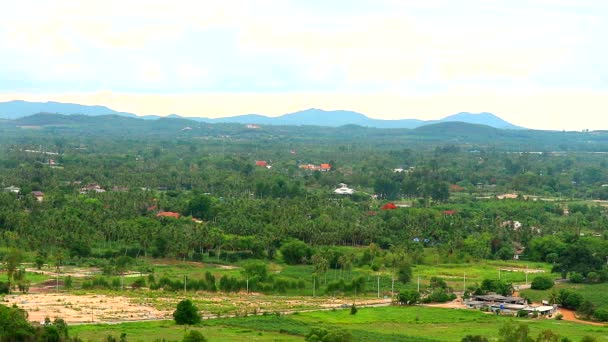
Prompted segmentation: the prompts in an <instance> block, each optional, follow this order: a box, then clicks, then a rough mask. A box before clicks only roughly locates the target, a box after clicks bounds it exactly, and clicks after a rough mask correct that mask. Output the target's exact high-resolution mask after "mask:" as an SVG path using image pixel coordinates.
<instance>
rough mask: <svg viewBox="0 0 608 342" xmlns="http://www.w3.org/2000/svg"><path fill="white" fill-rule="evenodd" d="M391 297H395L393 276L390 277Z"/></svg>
mask: <svg viewBox="0 0 608 342" xmlns="http://www.w3.org/2000/svg"><path fill="white" fill-rule="evenodd" d="M391 281H392V284H391V298H393V297H395V276H393V277H392V278H391Z"/></svg>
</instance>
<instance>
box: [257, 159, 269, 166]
mask: <svg viewBox="0 0 608 342" xmlns="http://www.w3.org/2000/svg"><path fill="white" fill-rule="evenodd" d="M255 165H256V166H261V167H266V166H268V163H267V162H266V161H265V160H256V161H255Z"/></svg>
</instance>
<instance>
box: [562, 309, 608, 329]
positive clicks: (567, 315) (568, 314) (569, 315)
mask: <svg viewBox="0 0 608 342" xmlns="http://www.w3.org/2000/svg"><path fill="white" fill-rule="evenodd" d="M558 312H559V313H560V314H562V316H564V317H563V318H562V319H563V320H564V321H569V322H577V323H583V324H589V325H595V326H598V327H603V326H606V324H603V323H600V322H591V321H585V320H582V319H578V318H577V317H576V314H575V313H574V311H572V310H568V309H564V308H560V309H559V311H558Z"/></svg>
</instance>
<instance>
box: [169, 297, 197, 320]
mask: <svg viewBox="0 0 608 342" xmlns="http://www.w3.org/2000/svg"><path fill="white" fill-rule="evenodd" d="M173 319H174V320H175V324H179V325H184V324H188V325H192V324H196V323H199V322H200V321H201V315H200V314H199V313H198V308H197V307H196V306H194V304H192V302H191V301H190V300H188V299H184V300H182V301H181V302H179V303H177V309H176V310H175V311H174V312H173Z"/></svg>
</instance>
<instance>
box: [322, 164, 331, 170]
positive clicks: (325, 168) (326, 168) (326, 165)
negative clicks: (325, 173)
mask: <svg viewBox="0 0 608 342" xmlns="http://www.w3.org/2000/svg"><path fill="white" fill-rule="evenodd" d="M329 169H331V165H329V164H321V170H329Z"/></svg>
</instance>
